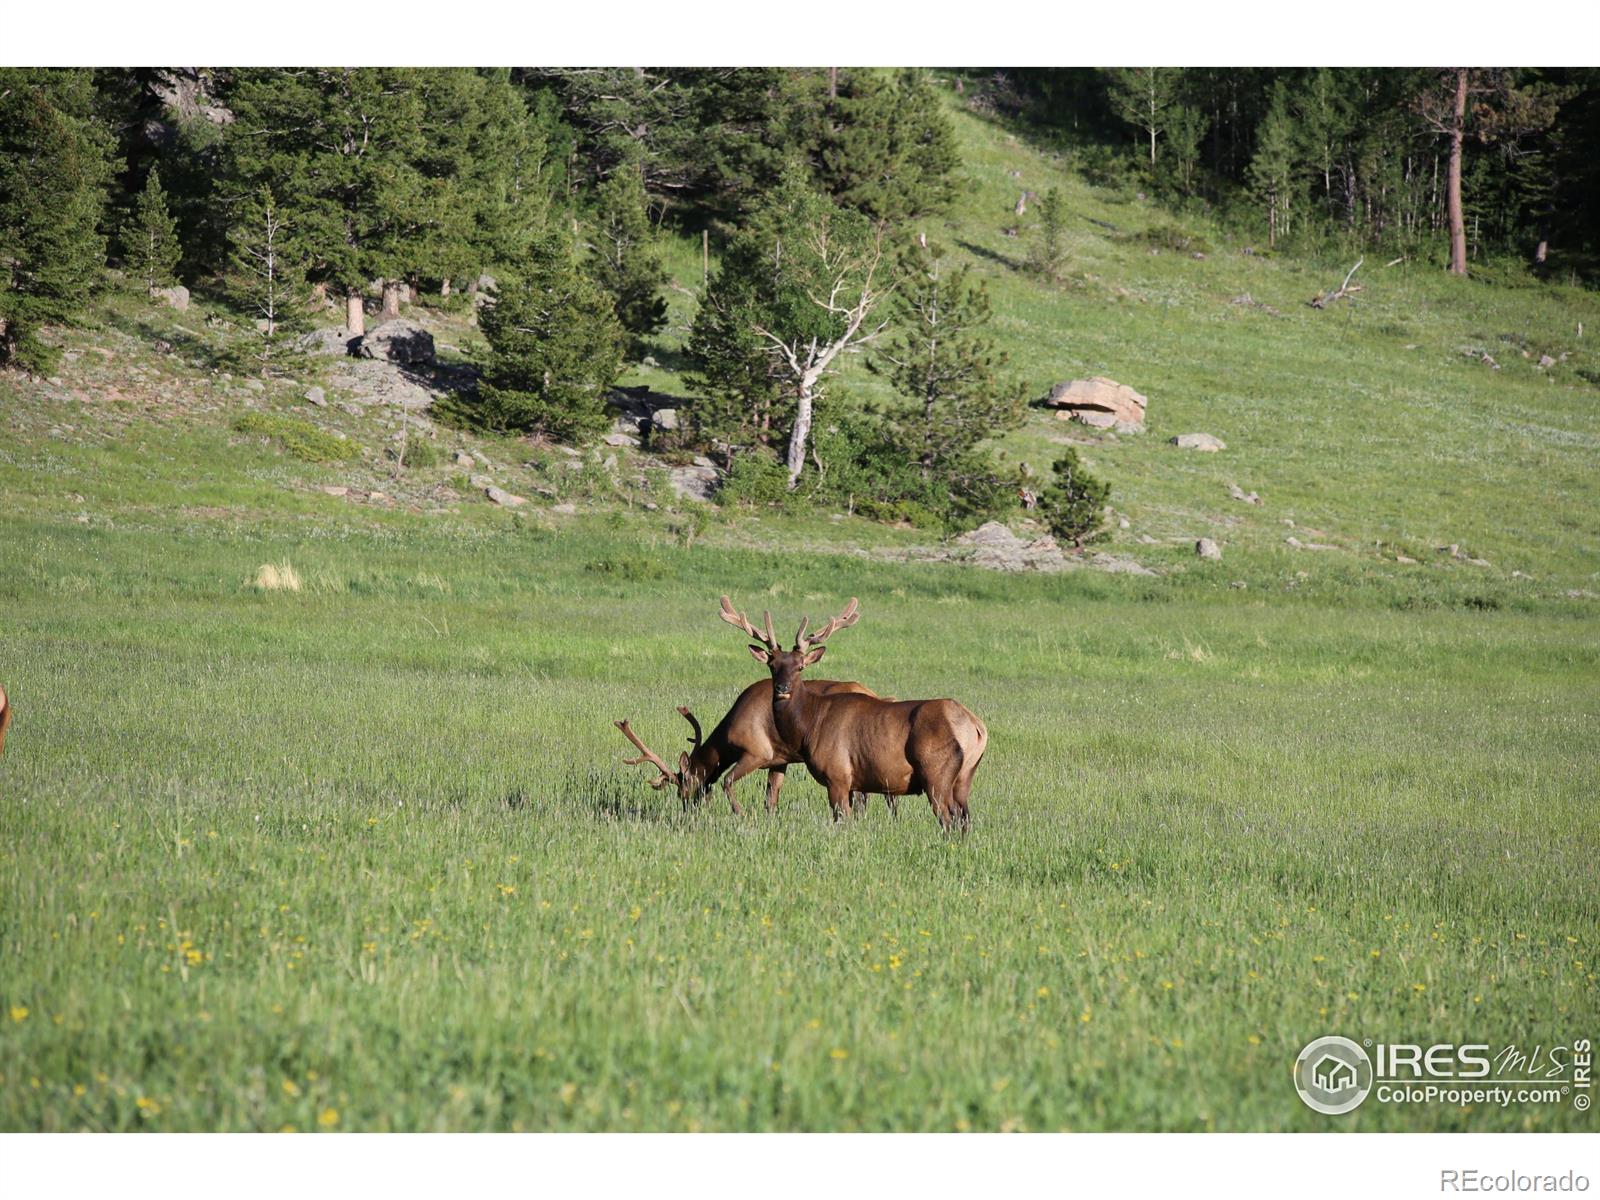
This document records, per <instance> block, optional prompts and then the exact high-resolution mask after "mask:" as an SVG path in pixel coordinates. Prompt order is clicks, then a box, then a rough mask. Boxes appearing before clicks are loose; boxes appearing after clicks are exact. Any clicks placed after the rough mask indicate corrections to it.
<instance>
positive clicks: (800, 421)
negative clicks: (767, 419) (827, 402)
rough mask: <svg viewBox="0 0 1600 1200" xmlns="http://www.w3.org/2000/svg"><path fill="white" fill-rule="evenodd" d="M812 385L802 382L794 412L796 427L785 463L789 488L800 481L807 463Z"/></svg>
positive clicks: (790, 439)
mask: <svg viewBox="0 0 1600 1200" xmlns="http://www.w3.org/2000/svg"><path fill="white" fill-rule="evenodd" d="M811 391H812V385H811V384H810V383H807V382H805V381H804V380H802V381H801V383H800V394H799V396H798V398H797V402H796V405H795V412H794V429H793V430H792V431H791V432H790V434H789V454H788V458H787V461H786V463H785V465H786V466H787V467H788V468H789V490H790V491H793V490H794V489H795V487H796V486H797V485H798V484H799V482H800V470H801V468H803V467H804V466H805V465H806V439H807V438H808V437H810V436H811V405H812V395H811Z"/></svg>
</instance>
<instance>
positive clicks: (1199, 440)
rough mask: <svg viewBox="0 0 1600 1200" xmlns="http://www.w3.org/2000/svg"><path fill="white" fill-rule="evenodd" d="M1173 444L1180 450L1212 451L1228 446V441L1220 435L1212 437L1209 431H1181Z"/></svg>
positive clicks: (1224, 448) (1173, 440)
mask: <svg viewBox="0 0 1600 1200" xmlns="http://www.w3.org/2000/svg"><path fill="white" fill-rule="evenodd" d="M1172 444H1173V445H1174V446H1176V447H1178V449H1180V450H1204V451H1208V452H1212V453H1214V452H1216V451H1218V450H1226V449H1227V448H1228V443H1227V442H1225V441H1223V440H1222V439H1221V438H1219V437H1212V436H1211V435H1210V434H1209V433H1180V434H1179V435H1178V436H1177V437H1175V438H1173V439H1172Z"/></svg>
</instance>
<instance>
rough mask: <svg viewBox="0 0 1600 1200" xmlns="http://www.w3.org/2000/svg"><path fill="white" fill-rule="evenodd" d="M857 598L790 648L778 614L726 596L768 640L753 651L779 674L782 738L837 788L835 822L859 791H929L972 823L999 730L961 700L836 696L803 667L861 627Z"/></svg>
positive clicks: (737, 617) (953, 820)
mask: <svg viewBox="0 0 1600 1200" xmlns="http://www.w3.org/2000/svg"><path fill="white" fill-rule="evenodd" d="M858 616H859V614H858V613H857V612H856V602H855V600H854V599H852V600H851V601H850V603H849V604H848V605H847V606H846V607H845V610H844V612H843V613H841V614H840V615H839V616H837V617H835V618H834V619H833V620H831V621H829V622H828V623H827V625H825V626H823V627H822V628H821V629H820V630H818V631H817V632H815V633H813V634H811V635H810V636H807V634H806V627H807V625H808V624H809V621H803V622H801V625H800V632H799V633H797V634H796V635H795V642H794V648H793V649H792V650H785V649H783V648H782V647H781V646H780V645H779V644H778V640H777V638H776V637H775V636H774V635H773V632H772V617H771V615H770V614H768V615H766V618H765V629H764V631H763V630H758V629H757V628H756V627H755V626H754V625H752V624H751V623H750V621H749V620H748V619H747V618H746V617H745V616H744V615H743V614H742V613H736V612H735V611H734V609H733V605H732V604H731V603H730V602H729V600H728V598H727V597H726V596H724V597H723V598H722V619H723V620H725V621H727V622H728V623H729V624H730V625H733V626H735V627H737V628H740V629H742V630H744V631H745V632H746V633H747V634H749V635H750V636H751V637H754V638H756V639H758V640H759V641H760V642H761V645H752V646H751V647H750V652H751V653H752V654H753V655H754V656H755V658H756V661H757V662H762V663H765V664H766V665H767V667H768V669H769V670H770V671H771V673H772V716H773V723H774V726H775V727H776V729H777V732H778V735H779V737H780V738H782V739H783V741H784V742H785V743H787V744H788V745H789V746H791V747H792V748H794V749H795V750H796V751H797V752H798V755H799V758H800V760H801V761H802V762H804V763H805V764H806V768H807V769H808V770H809V771H810V772H811V774H812V776H813V777H814V778H815V779H816V780H817V782H819V783H821V784H822V785H823V786H824V787H826V788H827V789H828V806H829V807H830V808H831V809H832V810H833V816H834V820H841V819H842V818H843V817H844V815H845V813H846V812H847V811H849V806H850V798H851V794H852V793H855V792H881V793H883V794H884V795H886V796H904V795H913V794H916V793H919V792H920V793H922V794H923V795H926V796H927V797H928V803H929V804H930V805H931V806H932V808H933V812H934V815H935V816H936V817H938V819H939V824H940V825H942V826H944V828H946V829H950V828H951V827H952V826H959V827H960V828H961V829H962V830H965V829H966V828H967V827H968V826H969V825H970V823H971V816H970V811H969V808H968V803H967V797H968V795H969V794H970V793H971V791H972V777H973V774H974V773H975V772H976V771H977V769H978V764H979V763H980V762H981V761H982V760H983V754H984V751H985V750H986V749H988V745H989V731H988V729H987V728H986V727H985V726H984V723H983V722H982V721H980V720H979V719H978V718H977V716H976V715H974V714H973V713H972V711H971V710H970V709H968V708H966V707H964V706H963V705H961V704H958V703H956V701H954V700H885V699H881V698H879V697H876V696H862V695H852V694H840V693H828V692H824V691H822V690H820V689H819V688H817V687H816V685H815V684H814V683H812V682H810V681H808V680H806V679H804V678H802V672H803V671H804V670H805V669H806V668H807V667H808V666H812V665H813V664H815V663H817V662H819V661H820V660H821V659H822V656H823V653H824V652H825V651H826V647H825V646H823V645H821V642H822V641H823V639H824V638H826V637H828V636H829V635H830V634H832V633H833V632H834V631H835V630H838V629H842V628H845V627H846V626H849V625H853V624H855V622H856V620H857V619H858Z"/></svg>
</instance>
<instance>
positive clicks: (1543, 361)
mask: <svg viewBox="0 0 1600 1200" xmlns="http://www.w3.org/2000/svg"><path fill="white" fill-rule="evenodd" d="M1539 365H1540V366H1541V367H1543V368H1545V369H1546V370H1549V369H1550V368H1551V367H1553V366H1555V365H1556V360H1555V359H1553V358H1551V357H1550V356H1549V355H1548V354H1541V355H1539Z"/></svg>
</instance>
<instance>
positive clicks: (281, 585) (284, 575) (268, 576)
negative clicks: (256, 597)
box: [248, 562, 300, 592]
mask: <svg viewBox="0 0 1600 1200" xmlns="http://www.w3.org/2000/svg"><path fill="white" fill-rule="evenodd" d="M248 586H250V587H253V588H255V589H256V591H258V592H298V591H299V590H300V572H299V571H296V570H295V569H294V567H292V566H291V565H290V564H288V563H286V562H283V563H262V564H261V565H260V566H259V567H257V568H256V573H255V577H254V578H253V579H251V580H250V581H249V584H248Z"/></svg>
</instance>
